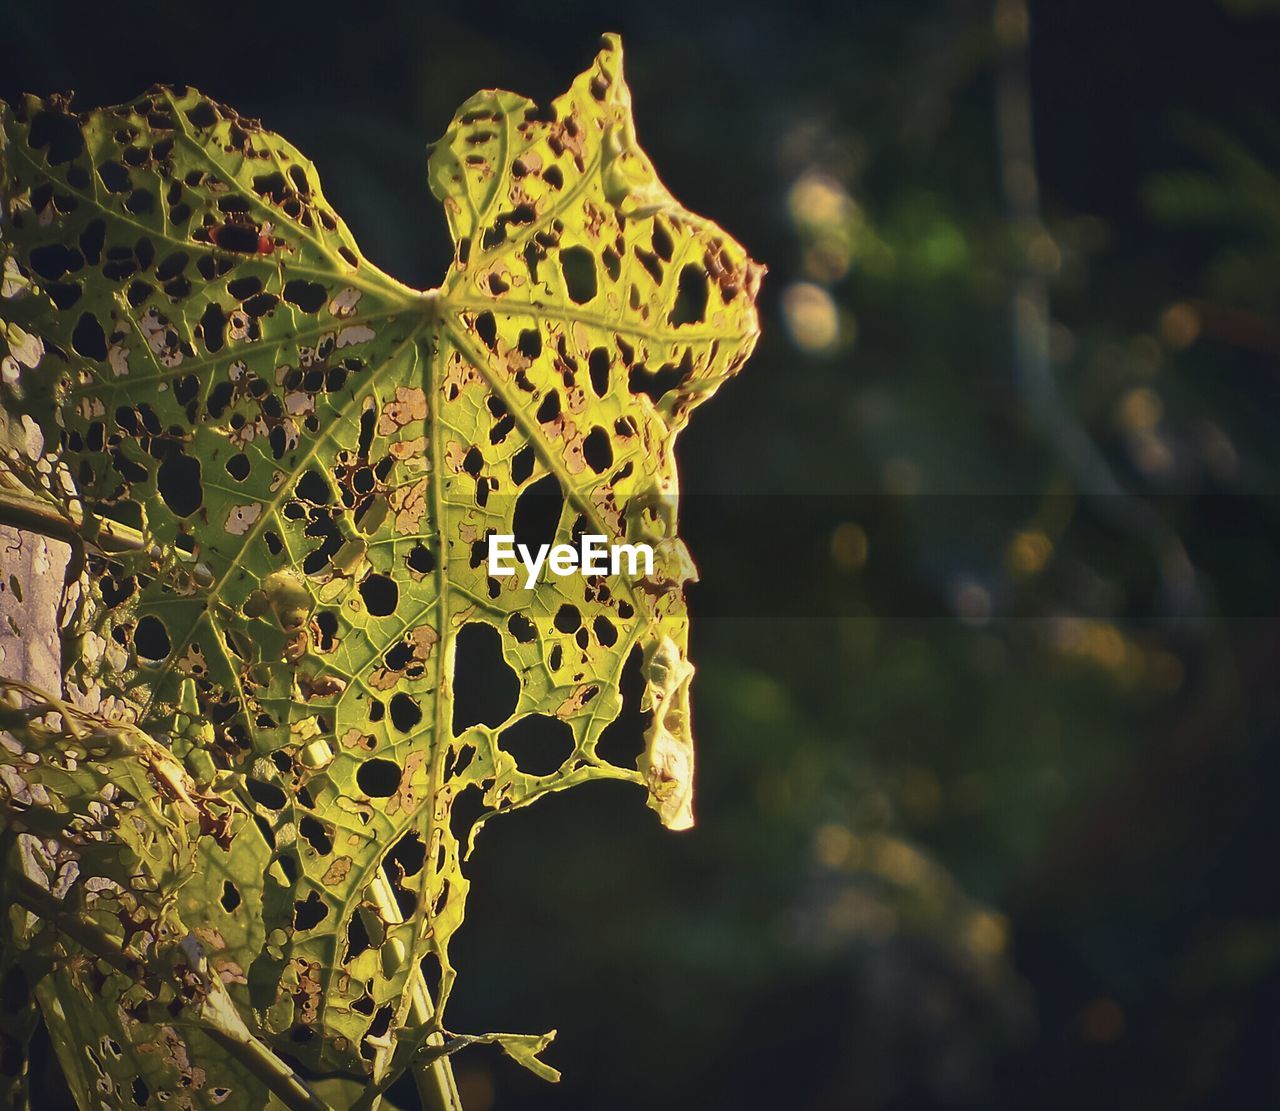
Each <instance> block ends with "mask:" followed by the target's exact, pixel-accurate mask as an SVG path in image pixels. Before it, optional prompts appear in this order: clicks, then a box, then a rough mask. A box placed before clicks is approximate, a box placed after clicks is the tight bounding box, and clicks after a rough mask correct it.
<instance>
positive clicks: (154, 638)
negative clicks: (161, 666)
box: [133, 614, 172, 661]
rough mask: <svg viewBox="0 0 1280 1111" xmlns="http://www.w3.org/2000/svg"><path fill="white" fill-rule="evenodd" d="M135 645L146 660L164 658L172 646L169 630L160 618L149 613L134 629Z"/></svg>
mask: <svg viewBox="0 0 1280 1111" xmlns="http://www.w3.org/2000/svg"><path fill="white" fill-rule="evenodd" d="M133 646H134V647H135V648H136V649H137V650H138V655H139V656H141V657H142V658H143V659H144V660H152V661H159V660H163V659H164V658H165V657H166V656H167V655H168V654H169V650H170V648H171V647H172V646H171V644H170V643H169V630H168V629H166V628H165V627H164V622H163V621H161V620H160V618H158V617H155V616H154V615H152V614H147V616H146V617H144V618H142V619H141V620H140V621H139V622H138V627H137V628H136V629H135V630H134V633H133Z"/></svg>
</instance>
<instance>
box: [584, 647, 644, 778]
mask: <svg viewBox="0 0 1280 1111" xmlns="http://www.w3.org/2000/svg"><path fill="white" fill-rule="evenodd" d="M644 688H645V680H644V653H643V651H642V650H641V649H640V647H639V645H637V646H636V647H635V648H633V649H632V650H631V655H629V656H628V657H627V662H626V663H625V664H624V665H623V667H622V675H621V676H620V677H619V680H618V694H619V695H620V696H621V697H622V709H621V710H619V711H618V716H617V717H616V718H614V719H613V721H611V722H610V723H609V724H608V725H606V726H605V727H604V731H603V732H602V733H601V734H600V736H599V737H598V738H597V740H596V756H597V757H598V758H599V759H601V760H607V761H608V762H609V763H610V764H613V765H615V766H617V767H619V768H634V767H636V765H637V761H638V760H639V759H640V754H641V753H642V752H643V751H644V731H645V730H646V729H647V728H648V727H649V719H650V718H651V717H652V716H653V714H652V712H651V711H648V710H645V711H641V709H640V700H641V698H643V697H644Z"/></svg>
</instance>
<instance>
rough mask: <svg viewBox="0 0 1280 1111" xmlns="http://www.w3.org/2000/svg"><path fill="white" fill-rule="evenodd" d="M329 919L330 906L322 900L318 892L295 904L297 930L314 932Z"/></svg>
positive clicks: (294, 920) (294, 922)
mask: <svg viewBox="0 0 1280 1111" xmlns="http://www.w3.org/2000/svg"><path fill="white" fill-rule="evenodd" d="M328 917H329V906H328V904H327V903H326V902H325V901H324V900H323V899H321V898H320V894H319V892H317V891H313V892H311V894H310V895H308V896H307V897H306V898H305V899H303V900H300V901H299V902H296V903H294V904H293V928H294V929H295V930H314V929H315V928H316V927H317V926H318V925H320V923H321V922H323V921H324V920H325V919H326V918H328Z"/></svg>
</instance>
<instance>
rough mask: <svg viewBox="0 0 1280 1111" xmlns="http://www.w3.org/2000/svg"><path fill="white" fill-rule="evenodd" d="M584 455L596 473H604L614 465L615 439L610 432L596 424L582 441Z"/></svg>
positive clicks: (588, 464)
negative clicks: (610, 436)
mask: <svg viewBox="0 0 1280 1111" xmlns="http://www.w3.org/2000/svg"><path fill="white" fill-rule="evenodd" d="M582 457H583V458H584V459H585V460H586V461H587V466H589V467H590V468H591V469H592V470H593V471H595V472H596V474H604V472H605V471H607V470H608V469H609V468H610V467H612V466H613V441H612V440H610V439H609V433H608V432H606V431H605V430H604V429H603V428H601V427H600V426H599V425H596V426H595V428H593V429H592V430H591V431H590V432H589V433H588V434H587V438H586V439H585V440H583V441H582Z"/></svg>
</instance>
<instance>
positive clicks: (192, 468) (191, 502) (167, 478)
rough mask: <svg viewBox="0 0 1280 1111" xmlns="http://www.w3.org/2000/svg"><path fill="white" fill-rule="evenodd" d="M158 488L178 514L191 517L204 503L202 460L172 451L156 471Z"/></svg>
mask: <svg viewBox="0 0 1280 1111" xmlns="http://www.w3.org/2000/svg"><path fill="white" fill-rule="evenodd" d="M242 458H243V456H242ZM156 488H157V489H158V490H159V491H160V496H161V497H162V498H163V499H164V502H165V505H167V506H168V507H169V508H170V509H172V510H173V512H174V514H175V515H176V516H179V517H190V516H191V514H192V513H194V512H195V511H196V510H197V509H199V508H200V506H201V505H202V504H203V503H204V487H203V486H201V484H200V460H199V459H195V458H193V457H192V456H190V455H185V454H183V453H181V452H172V453H170V455H169V457H168V458H167V459H165V461H164V462H163V463H161V464H160V470H159V471H158V472H157V473H156Z"/></svg>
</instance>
